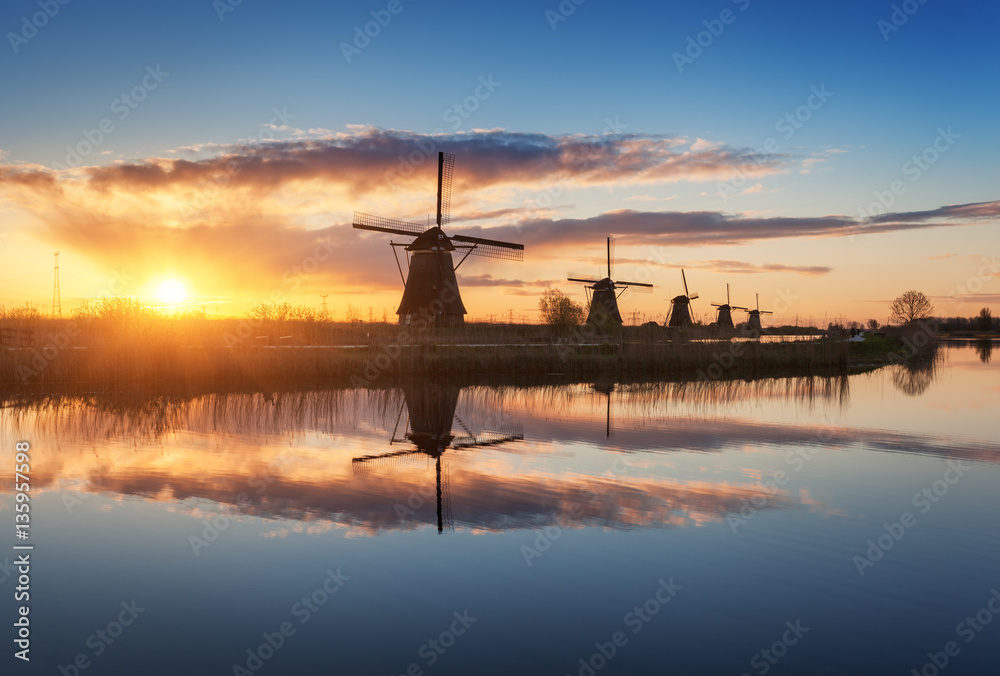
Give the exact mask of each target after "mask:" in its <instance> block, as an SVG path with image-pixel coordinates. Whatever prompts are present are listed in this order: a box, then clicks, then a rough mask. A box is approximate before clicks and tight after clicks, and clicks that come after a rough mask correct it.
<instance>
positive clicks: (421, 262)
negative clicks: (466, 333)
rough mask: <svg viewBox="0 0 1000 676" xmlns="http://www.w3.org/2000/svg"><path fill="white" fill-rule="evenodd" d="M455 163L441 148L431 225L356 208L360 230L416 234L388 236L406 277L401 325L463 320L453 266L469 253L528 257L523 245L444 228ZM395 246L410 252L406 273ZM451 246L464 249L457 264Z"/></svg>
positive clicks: (454, 323) (448, 215)
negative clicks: (408, 239)
mask: <svg viewBox="0 0 1000 676" xmlns="http://www.w3.org/2000/svg"><path fill="white" fill-rule="evenodd" d="M454 168H455V156H454V155H451V154H449V153H438V191H437V222H436V224H435V225H434V226H433V227H430V228H427V227H426V226H423V225H420V224H418V223H407V222H405V221H397V220H394V219H389V218H380V217H378V216H371V215H369V214H363V213H360V212H354V227H355V228H358V229H359V230H374V231H376V232H388V233H390V234H393V235H402V236H404V237H413V238H415V239H413V240H412V241H411V242H409V243H398V242H393V241H392V240H390V241H389V245H390V246H391V247H393V249H392V254H393V256H394V257H395V258H396V267H398V268H399V275H400V277H403V287H404V288H403V299H402V300H401V301H400V303H399V309H398V310H396V314H397V315H399V323H400V324H405V325H409V324H421V325H424V326H427V325H430V326H459V325H461V324H464V323H465V315H466V310H465V305H464V304H463V303H462V296H461V294H459V291H458V280H457V279H456V278H455V270H457V269H458V267H459V266H460V265H461V264H462V263H464V262H465V259H466V258H468V257H469V255H471V254H475V255H477V256H486V257H488V258H503V259H506V260H516V261H520V260H523V258H524V245H523V244H514V243H512V242H501V241H499V240H495V239H483V238H482V237H469V236H467V235H450V236H449V235H446V234H445V233H444V231H443V230H442V228H443V227H444V226H446V225H447V224H448V223H449V222H450V220H451V179H452V174H453V173H454ZM396 247H403V248H404V249H405V250H406V252H407V267H408V271H407V274H406V276H405V277H404V275H403V268H402V266H401V265H400V264H399V257H398V256H397V255H396ZM453 251H459V252H464V254H465V255H464V256H462V260H460V261H459V262H458V265H455V264H454V260H453V259H452V252H453Z"/></svg>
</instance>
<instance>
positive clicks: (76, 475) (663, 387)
mask: <svg viewBox="0 0 1000 676" xmlns="http://www.w3.org/2000/svg"><path fill="white" fill-rule="evenodd" d="M989 357H990V355H989V354H988V350H986V349H984V348H983V347H982V346H979V347H975V346H972V345H969V346H953V347H950V348H947V349H945V350H943V358H942V360H941V361H940V362H939V363H938V364H937V365H936V366H935V367H934V368H925V369H922V370H915V371H907V370H905V369H902V368H900V367H891V368H885V369H881V370H879V371H876V372H874V373H869V374H861V375H856V376H850V377H845V378H840V379H827V380H824V379H780V380H770V381H759V382H752V383H749V382H742V381H737V382H725V383H694V384H670V383H661V384H656V383H650V384H614V383H583V384H573V385H552V386H536V387H527V388H516V387H502V388H500V387H486V386H477V387H462V388H459V387H454V386H449V385H447V384H431V383H423V384H419V385H412V386H408V387H406V388H401V389H385V390H370V391H369V390H337V391H317V392H301V393H267V394H228V395H220V394H214V395H206V396H200V397H194V398H179V399H173V398H171V399H158V398H147V399H141V398H136V397H125V396H120V397H115V396H107V395H103V396H100V397H98V396H96V395H95V396H73V397H53V398H48V399H33V400H29V401H19V402H12V401H7V402H6V404H5V407H4V408H3V409H2V410H0V439H2V443H3V448H4V452H3V454H4V457H5V458H7V462H8V463H9V464H13V456H14V444H15V442H16V441H19V440H28V441H29V442H30V443H31V444H32V470H31V480H32V492H31V496H32V502H31V506H32V512H31V515H32V543H33V544H34V545H35V550H34V551H33V552H32V562H33V568H32V580H31V585H32V589H31V620H32V627H33V634H32V662H31V665H30V668H29V669H28V670H27V671H28V672H29V673H35V672H37V673H49V674H58V673H64V674H73V673H83V674H114V675H117V674H181V673H190V674H219V675H223V674H251V673H253V674H362V675H364V674H374V675H378V676H387V675H390V674H392V675H396V674H406V673H409V674H411V675H417V674H420V675H423V674H428V675H444V674H463V675H464V674H555V675H565V674H572V675H574V676H575V675H590V676H594V675H595V674H601V675H604V674H734V675H735V676H739V675H740V674H765V673H768V674H906V675H908V674H911V673H914V671H913V670H915V673H918V674H919V673H924V674H927V675H931V674H934V673H937V671H938V670H939V669H940V670H941V671H942V673H947V674H987V673H989V674H994V673H997V668H998V665H1000V621H996V622H992V621H991V620H992V619H993V618H994V617H995V616H996V615H997V614H998V612H1000V591H997V590H1000V538H998V536H1000V495H998V486H1000V441H998V436H1000V435H998V431H1000V422H998V412H1000V379H998V377H997V376H998V374H1000V368H998V366H997V364H998V361H1000V360H997V361H992V360H990V359H989ZM2 490H3V491H4V492H3V493H2V494H0V515H6V516H4V517H2V518H5V519H6V520H7V521H8V527H7V528H5V529H4V532H5V533H7V534H9V533H11V531H13V528H10V525H11V523H12V522H13V520H14V501H13V499H12V495H11V492H10V490H11V487H10V485H9V482H7V484H6V485H5V486H4V488H3V489H2ZM4 542H5V543H6V545H5V547H4V550H3V551H2V552H0V562H5V563H6V561H7V560H8V559H13V555H12V550H11V548H10V546H11V545H13V544H16V542H15V540H14V538H13V537H12V536H11V535H5V539H4ZM0 578H2V582H0V590H2V592H3V597H4V598H5V599H7V601H6V602H5V604H4V607H5V608H7V609H8V610H6V611H5V617H7V618H12V617H13V612H14V611H13V609H12V606H13V603H12V602H11V600H10V599H11V596H12V595H13V593H14V586H15V584H16V581H15V580H14V578H12V577H11V576H10V575H7V574H5V572H4V571H3V570H0ZM123 604H125V605H124V606H123ZM997 619H998V620H1000V618H997ZM119 622H121V624H119ZM126 622H127V623H129V624H127V625H126V624H125V623H126ZM109 625H110V626H109ZM9 626H10V625H9V624H8V627H9ZM8 631H11V630H10V629H8ZM99 631H100V632H101V633H98V632H99ZM283 632H284V633H283ZM10 638H12V635H11V636H5V638H4V644H5V645H7V646H8V649H9V650H10V651H11V652H13V649H12V648H10V646H11V643H10ZM949 642H951V643H950V644H949ZM949 651H950V653H951V654H948V653H949ZM79 656H82V657H83V659H84V661H86V662H87V663H88V665H89V666H87V667H86V668H84V669H78V667H75V666H74V667H72V668H71V667H70V666H69V665H72V664H73V663H74V660H78V659H80V657H79ZM3 659H4V660H5V661H8V662H14V661H15V660H13V658H12V657H10V656H7V657H4V658H3ZM945 660H946V661H947V662H946V665H945ZM934 661H937V662H938V665H937V666H935V665H934ZM17 666H18V667H19V673H20V672H21V671H24V669H21V668H20V667H21V665H20V663H19V662H18V663H17ZM942 667H943V668H942ZM74 669H77V671H74ZM4 673H7V672H6V670H5V672H4Z"/></svg>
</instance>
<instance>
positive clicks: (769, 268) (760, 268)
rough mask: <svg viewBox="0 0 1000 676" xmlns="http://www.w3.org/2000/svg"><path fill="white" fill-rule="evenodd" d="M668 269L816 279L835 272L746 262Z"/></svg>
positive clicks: (681, 265) (822, 267)
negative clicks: (780, 274)
mask: <svg viewBox="0 0 1000 676" xmlns="http://www.w3.org/2000/svg"><path fill="white" fill-rule="evenodd" d="M666 267H671V268H687V269H691V270H714V271H716V272H729V273H732V274H737V275H750V274H758V273H762V272H792V273H794V274H797V275H805V276H807V277H814V276H819V275H828V274H830V273H831V272H833V268H831V267H828V266H825V265H785V264H783V263H748V262H746V261H728V260H711V261H685V262H683V263H673V264H669V265H667V266H666Z"/></svg>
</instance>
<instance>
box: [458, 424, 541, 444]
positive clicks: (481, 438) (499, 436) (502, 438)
mask: <svg viewBox="0 0 1000 676" xmlns="http://www.w3.org/2000/svg"><path fill="white" fill-rule="evenodd" d="M523 439H524V429H523V428H522V427H521V425H519V424H511V425H505V426H504V427H503V428H502V429H500V430H483V431H482V432H479V433H478V434H476V435H474V436H472V437H471V440H470V441H465V440H462V441H461V442H457V443H454V444H453V445H452V447H453V448H455V449H456V450H457V449H468V448H482V447H484V446H499V445H500V444H506V443H507V442H509V441H521V440H523Z"/></svg>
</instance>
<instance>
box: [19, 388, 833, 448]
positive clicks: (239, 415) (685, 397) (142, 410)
mask: <svg viewBox="0 0 1000 676" xmlns="http://www.w3.org/2000/svg"><path fill="white" fill-rule="evenodd" d="M599 385H600V387H603V388H604V389H609V388H612V389H614V400H615V410H616V413H617V414H618V415H621V416H623V417H627V418H632V419H635V420H641V419H644V418H648V417H650V416H654V415H661V414H662V412H663V409H664V407H666V406H668V405H669V404H671V403H684V404H686V405H688V406H689V407H691V406H694V407H695V408H698V407H703V408H706V409H707V408H718V407H720V406H721V407H724V406H725V405H727V404H735V403H737V402H742V401H747V400H759V399H781V400H787V401H791V402H795V403H798V404H801V405H804V406H805V407H807V408H809V409H811V408H812V407H813V406H814V405H815V403H816V402H827V403H831V402H832V403H834V404H836V405H838V406H841V407H843V406H844V405H846V403H847V401H848V399H849V381H848V378H847V377H846V376H837V377H820V376H810V377H798V378H768V379H763V380H750V381H747V380H725V381H697V382H652V383H624V384H622V383H619V384H610V383H604V384H599ZM452 388H453V389H454V390H455V391H456V392H458V391H459V390H460V391H461V393H462V396H461V407H462V411H463V413H462V416H463V418H465V419H467V421H468V422H473V423H475V425H476V426H477V427H478V428H480V429H488V428H491V427H497V426H498V425H499V424H500V423H501V422H502V418H503V416H502V415H501V412H502V411H504V410H506V409H508V408H509V407H511V406H516V407H517V408H519V409H528V410H534V411H546V412H550V413H551V412H555V413H566V414H567V415H570V416H572V415H574V411H575V410H576V405H577V403H578V402H579V400H580V398H581V396H586V397H591V396H601V397H604V396H606V395H605V394H602V392H603V390H601V389H600V388H599V389H598V390H596V391H595V390H594V389H592V387H591V384H590V383H587V384H569V385H565V384H560V385H544V386H537V387H516V386H499V387H493V386H473V387H459V386H457V385H455V386H452ZM404 389H405V387H404V388H403V389H398V388H392V389H372V390H348V389H331V390H312V391H303V392H295V391H292V392H271V393H266V394H265V393H259V392H258V393H241V392H240V393H226V394H203V395H198V396H191V397H176V396H153V397H151V396H145V395H143V394H141V393H128V392H123V393H107V394H101V395H76V396H71V395H67V396H41V397H37V398H25V397H18V398H13V399H7V400H0V430H2V431H4V432H5V433H13V430H17V431H18V433H26V432H29V431H30V433H31V434H33V435H34V436H35V438H36V439H38V440H41V439H43V438H48V439H53V440H59V441H100V440H111V439H119V440H127V441H130V442H139V443H150V442H155V441H158V440H161V439H162V438H163V436H164V435H168V434H172V433H176V432H181V431H188V432H194V433H202V434H229V435H243V436H250V437H255V436H284V435H288V434H295V433H304V432H320V433H325V434H335V433H337V432H340V431H344V430H353V429H357V428H358V427H359V426H364V427H368V426H375V427H376V428H378V429H381V430H384V431H389V430H391V429H392V427H393V424H394V423H395V418H396V415H397V414H398V412H399V410H400V407H401V406H402V405H403V402H404V394H403V393H404ZM609 403H610V402H609ZM469 416H471V418H472V420H471V421H470V420H469V419H468V417H469Z"/></svg>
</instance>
